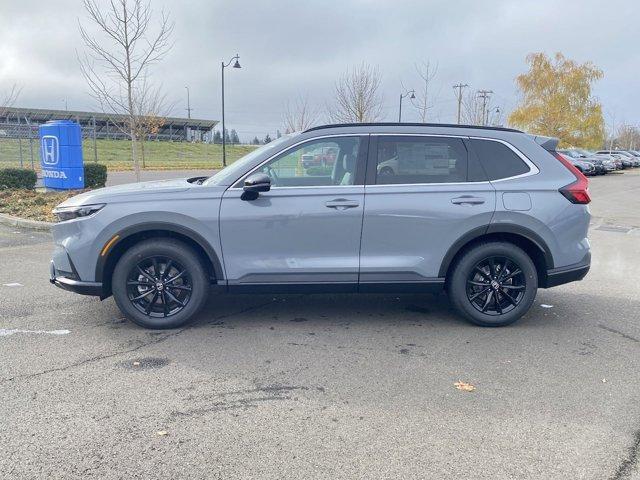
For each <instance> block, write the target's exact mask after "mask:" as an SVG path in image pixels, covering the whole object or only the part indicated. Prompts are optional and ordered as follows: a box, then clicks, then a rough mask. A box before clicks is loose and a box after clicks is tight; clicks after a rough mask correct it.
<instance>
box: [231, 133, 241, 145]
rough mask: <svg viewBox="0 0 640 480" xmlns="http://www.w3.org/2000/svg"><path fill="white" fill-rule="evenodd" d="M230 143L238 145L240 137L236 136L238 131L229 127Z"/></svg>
mask: <svg viewBox="0 0 640 480" xmlns="http://www.w3.org/2000/svg"><path fill="white" fill-rule="evenodd" d="M230 138H231V143H232V144H233V145H238V144H239V143H240V137H238V132H236V131H235V130H234V129H231V135H230Z"/></svg>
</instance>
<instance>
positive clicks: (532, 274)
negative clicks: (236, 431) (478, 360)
mask: <svg viewBox="0 0 640 480" xmlns="http://www.w3.org/2000/svg"><path fill="white" fill-rule="evenodd" d="M556 145H557V140H556V139H552V138H548V137H536V136H532V135H528V134H525V133H523V132H520V131H517V130H511V129H505V128H480V127H472V126H460V125H438V124H436V125H430V124H356V125H327V126H322V127H316V128H312V129H309V130H307V131H305V132H301V133H295V134H292V135H287V136H284V137H282V138H280V139H278V140H276V141H274V142H272V143H269V144H267V145H265V146H263V147H261V148H258V149H257V150H255V151H253V152H251V153H250V154H248V155H246V156H245V157H243V158H241V159H240V160H238V161H236V162H235V163H233V164H232V165H231V166H229V167H227V168H225V169H224V170H222V171H220V172H218V173H216V174H215V175H213V176H212V177H208V178H206V177H197V178H189V179H182V180H167V181H160V182H146V183H140V184H131V185H122V186H116V187H109V188H104V189H100V190H94V191H90V192H86V193H83V194H81V195H78V196H76V197H73V198H71V199H69V200H67V201H65V202H64V203H62V204H60V205H59V206H58V207H57V208H56V209H55V210H54V212H55V213H56V214H57V216H58V219H59V222H58V223H56V224H55V226H54V228H53V235H54V239H55V244H56V246H55V250H54V253H53V259H52V262H51V282H52V283H54V284H55V285H57V286H59V287H61V288H64V289H67V290H71V291H74V292H77V293H81V294H87V295H97V296H99V297H100V298H102V299H104V298H107V297H109V296H110V295H113V296H114V298H115V301H116V303H117V304H118V306H119V308H120V309H121V310H122V312H123V313H124V315H125V316H126V317H128V318H129V319H131V320H132V321H133V322H135V323H137V324H138V325H141V326H143V327H147V328H174V327H178V326H180V325H183V324H184V323H185V322H187V321H188V320H189V319H190V318H192V317H193V316H194V315H195V314H196V312H198V310H200V308H201V307H202V306H203V305H204V303H205V301H206V299H207V297H208V295H209V293H210V292H214V291H215V292H254V293H255V292H273V293H276V292H280V293H291V292H307V293H308V292H421V293H422V292H424V293H427V292H430V293H433V292H439V291H442V290H445V291H446V292H447V293H448V295H449V298H450V300H451V303H452V305H453V306H454V307H455V309H456V310H457V311H458V312H459V313H460V314H461V315H463V316H464V317H466V318H467V319H469V320H470V321H472V322H473V323H475V324H478V325H483V326H501V325H507V324H510V323H512V322H514V321H515V320H517V319H518V318H520V317H521V316H522V315H523V314H525V313H526V312H527V311H528V310H529V308H530V307H531V305H532V303H533V301H534V299H535V296H536V292H537V289H538V288H548V287H553V286H555V285H560V284H563V283H567V282H571V281H575V280H580V279H582V278H583V277H584V276H585V275H586V274H587V272H588V270H589V265H590V252H589V240H588V239H587V230H588V226H589V217H590V214H589V209H588V206H587V204H588V203H589V201H590V199H589V194H588V191H587V179H586V178H585V177H584V176H583V175H582V174H581V173H580V172H579V171H577V170H576V168H575V167H574V166H573V165H571V164H570V163H569V162H568V161H567V160H566V159H565V158H564V157H562V156H561V155H557V154H556V153H555V148H556ZM327 151H332V152H334V154H335V159H334V161H333V162H326V163H325V164H324V165H323V164H322V163H320V164H319V165H315V164H313V165H308V164H306V163H305V162H304V159H305V158H310V156H317V155H322V154H323V152H327Z"/></svg>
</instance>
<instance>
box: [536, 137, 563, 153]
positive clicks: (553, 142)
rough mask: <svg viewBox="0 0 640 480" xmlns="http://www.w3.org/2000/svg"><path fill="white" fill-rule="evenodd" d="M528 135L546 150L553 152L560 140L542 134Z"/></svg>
mask: <svg viewBox="0 0 640 480" xmlns="http://www.w3.org/2000/svg"><path fill="white" fill-rule="evenodd" d="M529 137H531V138H532V139H533V141H534V142H536V143H537V144H538V145H540V146H541V147H542V148H544V149H545V150H546V151H548V152H555V150H556V148H558V143H559V142H560V140H558V139H557V138H555V137H545V136H543V135H529Z"/></svg>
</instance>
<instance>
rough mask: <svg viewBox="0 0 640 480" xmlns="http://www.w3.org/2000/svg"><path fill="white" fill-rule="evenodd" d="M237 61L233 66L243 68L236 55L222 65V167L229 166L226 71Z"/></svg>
mask: <svg viewBox="0 0 640 480" xmlns="http://www.w3.org/2000/svg"><path fill="white" fill-rule="evenodd" d="M234 60H235V63H234V64H233V68H242V67H240V62H238V60H240V56H239V55H238V54H237V53H236V56H235V57H232V58H231V60H229V61H228V62H227V63H226V64H225V63H224V60H223V61H222V62H221V63H220V65H221V66H222V68H221V71H222V166H223V167H226V166H227V150H226V138H225V136H226V135H225V133H226V130H225V128H224V69H225V68H227V67H228V66H229V65H231V62H233V61H234Z"/></svg>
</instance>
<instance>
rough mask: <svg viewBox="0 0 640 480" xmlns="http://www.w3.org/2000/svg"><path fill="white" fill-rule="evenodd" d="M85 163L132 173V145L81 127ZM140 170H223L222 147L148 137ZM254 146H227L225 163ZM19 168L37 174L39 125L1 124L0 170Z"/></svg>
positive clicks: (111, 133)
mask: <svg viewBox="0 0 640 480" xmlns="http://www.w3.org/2000/svg"><path fill="white" fill-rule="evenodd" d="M82 136H83V154H84V161H85V162H100V163H104V164H105V165H107V167H108V168H109V169H110V170H131V169H132V168H133V165H132V162H131V141H130V140H128V139H127V137H126V136H125V135H124V134H123V133H122V132H120V131H119V130H116V129H115V128H114V129H113V131H109V132H105V131H104V130H102V131H100V129H94V128H92V127H90V126H89V127H87V126H84V127H83V129H82ZM176 140H177V141H176ZM138 147H139V148H138V153H139V158H140V164H141V166H142V168H149V169H203V170H204V169H218V168H221V166H222V146H221V145H219V144H211V143H205V142H195V141H191V142H188V141H184V138H183V136H179V135H178V134H177V132H176V133H174V136H173V137H169V138H164V136H160V135H159V136H156V135H151V136H149V138H148V139H147V140H146V141H145V142H141V143H140V144H139V145H138ZM254 148H255V146H249V145H227V161H228V162H233V161H234V160H236V159H237V158H239V157H241V156H242V155H245V154H246V153H248V152H250V151H251V150H253V149H254ZM3 167H22V168H31V169H33V170H40V141H39V137H38V125H36V124H29V123H25V122H24V121H23V122H14V123H8V122H1V123H0V168H3Z"/></svg>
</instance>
